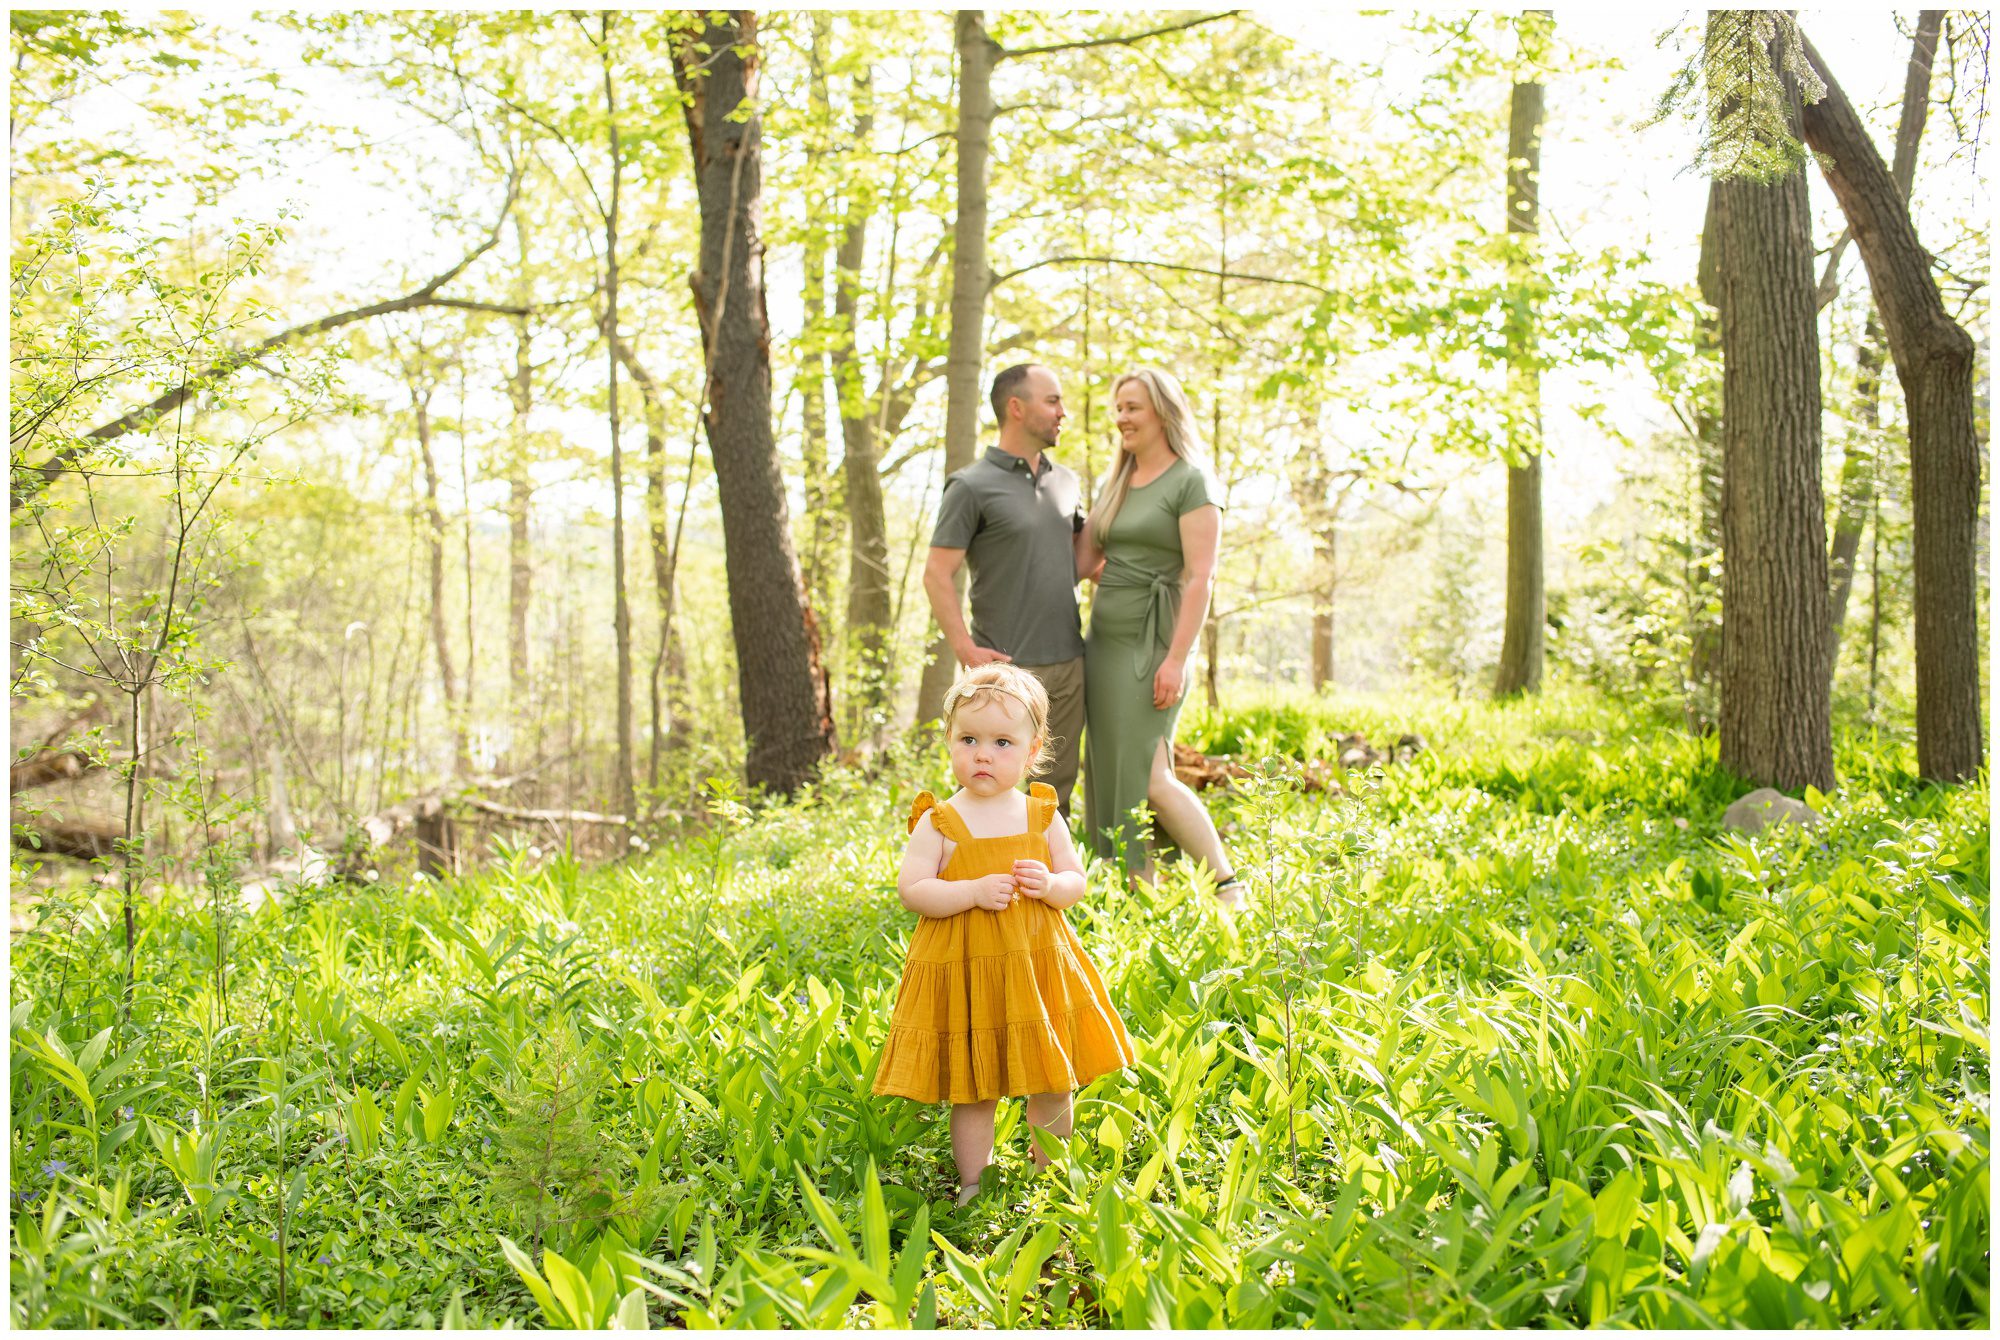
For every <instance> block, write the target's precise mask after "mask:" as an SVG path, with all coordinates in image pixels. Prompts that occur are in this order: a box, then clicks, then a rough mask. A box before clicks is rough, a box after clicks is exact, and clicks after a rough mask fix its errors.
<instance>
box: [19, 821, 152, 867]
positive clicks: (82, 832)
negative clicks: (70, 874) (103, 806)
mask: <svg viewBox="0 0 2000 1340" xmlns="http://www.w3.org/2000/svg"><path fill="white" fill-rule="evenodd" d="M124 836H125V834H124V832H123V831H122V830H120V829H117V828H113V827H111V826H110V825H108V824H91V823H65V822H63V821H61V820H56V819H40V820H37V821H35V822H34V823H32V824H21V823H17V824H15V825H14V845H15V846H17V847H19V848H21V849H22V850H23V851H33V852H40V853H41V854H42V855H44V856H67V857H70V858H71V859H72V860H78V861H94V860H96V859H97V858H98V857H100V856H114V855H116V854H117V851H118V847H117V844H118V840H119V839H120V838H122V837H124Z"/></svg>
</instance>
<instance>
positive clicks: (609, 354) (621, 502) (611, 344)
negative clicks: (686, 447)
mask: <svg viewBox="0 0 2000 1340" xmlns="http://www.w3.org/2000/svg"><path fill="white" fill-rule="evenodd" d="M602 22H603V29H602V40H601V42H600V43H599V45H598V56H599V59H600V60H601V61H602V63H603V68H604V116H605V123H606V133H607V138H608V139H609V140H610V148H611V202H610V205H609V207H608V208H607V209H606V210H605V213H604V346H605V348H604V358H605V363H606V376H607V378H608V379H609V383H610V396H609V400H610V417H611V627H612V632H613V635H614V637H615V639H616V642H617V657H618V778H617V786H616V789H615V791H614V794H615V795H616V796H617V797H618V806H619V809H620V810H621V811H622V812H623V813H625V814H629V815H634V816H636V815H637V814H638V813H639V802H638V798H637V796H636V795H634V793H633V790H632V778H633V769H632V610H631V607H630V606H629V605H628V604H627V603H626V600H625V452H624V448H623V447H622V446H621V445H620V442H619V432H618V195H619V191H620V188H621V187H622V186H623V184H624V167H625V161H624V153H623V151H622V150H621V148H620V146H619V142H618V100H617V97H616V95H615V93H614V90H613V89H612V85H611V15H610V13H609V12H607V13H605V15H604V16H603V20H602Z"/></svg>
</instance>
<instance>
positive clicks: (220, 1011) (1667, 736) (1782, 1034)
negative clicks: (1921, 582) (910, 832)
mask: <svg viewBox="0 0 2000 1340" xmlns="http://www.w3.org/2000/svg"><path fill="white" fill-rule="evenodd" d="M1354 730H1360V731H1362V732H1364V733H1365V734H1367V735H1368V737H1369V738H1370V739H1373V740H1378V741H1393V740H1395V739H1396V738H1397V737H1398V736H1400V735H1402V734H1403V733H1405V732H1409V731H1415V732H1417V733H1420V734H1422V735H1423V736H1424V737H1425V738H1426V739H1427V740H1428V742H1429V745H1430V747H1429V748H1428V749H1427V750H1426V751H1424V752H1422V753H1420V754H1418V755H1417V756H1416V757H1414V758H1411V759H1408V760H1406V761H1404V762H1401V763H1397V764H1394V765H1391V766H1388V767H1382V768H1378V769H1374V770H1371V771H1369V772H1357V773H1353V774H1350V775H1349V777H1348V790H1349V791H1350V794H1347V795H1337V794H1303V793H1301V792H1300V791H1298V790H1297V789H1295V788H1294V787H1292V786H1291V785H1289V784H1288V783H1287V782H1286V781H1285V780H1284V778H1283V777H1282V776H1266V775H1262V774H1261V773H1260V775H1259V776H1255V777H1252V778H1251V779H1249V780H1247V781H1245V782H1243V783H1241V784H1239V785H1238V786H1237V787H1236V788H1234V789H1233V791H1232V793H1230V794H1229V795H1228V796H1227V797H1226V798H1221V799H1218V800H1217V801H1216V804H1217V809H1218V813H1219V815H1220V817H1221V819H1222V821H1223V823H1224V824H1225V826H1226V831H1227V832H1228V833H1229V835H1230V841H1231V842H1232V844H1233V849H1234V852H1235V854H1236V856H1237V858H1238V860H1239V861H1240V862H1241V864H1242V866H1243V867H1244V868H1246V869H1247V871H1248V872H1249V873H1250V875H1251V877H1252V879H1253V880H1254V883H1255V887H1256V890H1257V893H1256V903H1255V905H1254V906H1253V907H1252V908H1251V909H1250V910H1249V911H1248V912H1247V913H1246V914H1244V915H1243V916H1241V917H1239V918H1238V919H1237V920H1236V921H1235V923H1234V924H1230V923H1228V922H1226V921H1225V920H1224V919H1223V918H1222V917H1221V916H1220V915H1219V914H1218V913H1217V911H1216V910H1215V908H1214V907H1213V906H1212V905H1211V904H1210V903H1209V902H1208V901H1207V900H1206V897H1205V894H1204V893H1203V891H1202V890H1201V889H1200V888H1198V887H1195V886H1194V885H1193V884H1192V883H1191V882H1190V880H1189V879H1188V878H1187V877H1186V876H1185V875H1183V874H1179V873H1175V872H1173V871H1172V870H1171V869H1170V870H1169V873H1168V874H1167V876H1166V877H1165V878H1164V879H1163V881H1162V883H1161V885H1160V887H1159V888H1158V889H1156V890H1144V889H1140V890H1134V891H1121V889H1120V888H1119V886H1118V883H1117V881H1116V880H1115V879H1114V878H1112V877H1110V876H1111V874H1112V872H1111V871H1109V870H1108V869H1106V868H1104V867H1098V868H1097V869H1096V870H1094V871H1093V879H1092V892H1091V895H1090V897H1089V898H1087V899H1086V901H1085V902H1084V903H1083V904H1081V905H1079V906H1078V907H1077V908H1075V909H1074V910H1073V911H1072V912H1071V913H1070V916H1071V920H1072V924H1073V925H1075V926H1076V928H1077V930H1078V933H1079V935H1080V936H1081V938H1082V939H1083V941H1084V943H1085V945H1086V946H1087V948H1088V949H1089V951H1090V953H1091V954H1092V956H1093V957H1094V959H1095V961H1096V962H1097V964H1098V966H1099V968H1100V970H1101V971H1102V972H1103V975H1104V977H1105V980H1106V982H1107V984H1108V985H1109V987H1110V990H1111V994H1112V997H1113V999H1114V1000H1115V1001H1116V1003H1117V1005H1118V1006H1119V1008H1120V1010H1121V1011H1122V1012H1123V1014H1124V1017H1125V1019H1126V1022H1127V1024H1128V1025H1129V1027H1130V1028H1131V1031H1132V1033H1133V1035H1134V1037H1135V1039H1136V1040H1137V1041H1138V1044H1139V1050H1140V1060H1139V1063H1138V1064H1137V1065H1135V1066H1133V1067H1131V1068H1130V1069H1128V1070H1127V1071H1125V1072H1123V1073H1121V1074H1118V1075H1113V1076H1108V1077H1106V1078H1104V1079H1102V1080H1099V1081H1098V1082H1096V1083H1094V1084H1092V1085H1090V1086H1089V1087H1088V1088H1087V1089H1085V1090H1084V1091H1083V1092H1082V1094H1081V1095H1080V1096H1079V1100H1078V1103H1077V1122H1076V1133H1075V1135H1074V1136H1073V1137H1072V1138H1071V1139H1070V1141H1069V1142H1068V1145H1067V1147H1066V1148H1064V1149H1060V1150H1058V1151H1057V1152H1056V1162H1055V1166H1054V1168H1053V1169H1052V1170H1050V1171H1048V1172H1044V1173H1036V1172H1035V1171H1034V1170H1033V1169H1032V1168H1031V1167H1030V1165H1029V1161H1028V1145H1027V1140H1028V1133H1027V1131H1026V1129H1025V1126H1024V1124H1023V1123H1022V1122H1021V1121H1020V1108H1019V1105H1018V1104H1003V1105H1002V1110H1001V1121H1000V1130H999V1135H1000V1155H999V1157H1000V1163H999V1164H998V1166H997V1168H996V1169H995V1170H994V1171H993V1172H992V1173H990V1174H989V1178H988V1183H989V1185H988V1188H987V1190H986V1191H985V1192H984V1193H983V1194H982V1195H981V1196H980V1197H979V1199H977V1200H976V1201H975V1202H974V1203H973V1204H972V1205H970V1206H969V1207H966V1208H964V1209H959V1208H956V1207H954V1206H953V1204H952V1198H951V1193H952V1190H953V1187H954V1184H955V1181H956V1179H955V1176H954V1173H953V1171H952V1165H951V1159H950V1154H949V1146H948V1137H947V1130H946V1123H945V1111H944V1109H942V1108H923V1107H919V1106H917V1105H916V1104H912V1103H908V1102H904V1101H902V1100H885V1099H877V1098H874V1097H872V1096H871V1095H870V1093H869V1081H870V1079H871V1076H872V1069H873V1064H874V1059H875V1056H876V1052H877V1050H878V1048H879V1047H880V1045H881V1042H882V1038H883V1033H884V1029H885V1025H886V1022H887V1019H888V1017H889V1013H890V1009H891V1006H892V1004H893V1000H894V995H895V990H896V982H897V978H898V974H899V971H900V967H901V963H902V954H901V946H902V943H903V941H904V940H905V939H906V937H907V935H908V932H909V930H910V929H911V924H912V918H911V917H910V916H909V915H908V914H907V913H905V912H904V911H903V909H902V908H901V907H900V906H899V904H898V903H897V900H896V897H895V894H894V890H893V881H894V874H895V868H896V858H897V854H898V852H899V851H900V848H901V844H902V841H903V818H904V816H905V815H906V814H907V812H908V808H909V804H910V801H911V799H912V797H913V796H914V794H915V793H916V791H917V790H919V789H921V788H923V787H933V788H935V787H938V786H940V785H941V784H942V782H943V780H944V777H943V768H942V762H941V760H940V759H936V758H935V757H934V756H933V754H931V753H929V752H926V753H924V754H922V755H916V756H910V755H899V756H897V757H895V758H892V759H889V760H887V761H886V765H885V766H882V767H880V768H878V770H877V772H876V775H875V776H874V777H872V778H871V777H863V776H859V775H855V774H850V773H840V774H836V775H834V776H832V777H831V778H830V779H829V780H828V781H827V782H826V783H825V784H824V785H823V786H822V787H821V788H819V790H818V791H817V792H816V793H815V794H814V795H812V796H809V797H806V798H803V799H801V800H799V801H796V802H793V803H790V804H785V805H779V806H772V807H768V808H765V809H762V810H760V811H757V812H756V813H754V814H753V813H749V812H741V813H737V812H734V811H733V810H731V808H730V807H729V806H728V805H727V804H726V803H725V804H723V809H724V810H725V812H727V813H730V814H731V816H732V817H731V818H730V819H729V820H728V821H727V822H723V823H720V824H717V825H716V826H714V827H712V828H710V829H708V830H706V831H704V832H702V833H698V834H690V835H689V837H688V838H687V839H686V840H685V841H682V842H678V843H674V844H672V845H671V848H668V847H666V846H662V847H661V848H660V849H659V850H656V851H655V852H654V853H652V854H650V855H648V856H645V857H642V858H639V859H636V860H634V861H632V862H629V863H626V864H621V865H618V866H613V867H604V868H599V869H596V870H591V871H584V870H580V869H578V868H577V867H576V866H575V865H573V864H571V863H569V862H567V861H565V860H564V859H562V858H561V857H560V856H544V855H541V854H537V853H528V852H522V853H518V854H516V855H514V856H513V857H512V858H510V859H507V860H504V861H502V862H500V863H498V864H497V865H495V866H494V867H493V868H491V869H490V870H488V871H487V872H485V873H483V874H481V875H479V876H476V877H473V878H468V879H465V880H462V881H458V882H454V883H450V884H446V885H439V884H436V883H429V882H424V881H412V882H407V883H400V884H395V885H385V886H378V887H371V888H364V889H358V890H355V889H338V890H318V891H301V892H299V893H298V894H295V895H294V896H292V897H290V898H288V899H286V900H285V901H283V902H281V903H279V904H275V905H269V906H266V907H264V908H262V909H260V910H259V911H257V912H256V913H254V914H249V915H246V914H244V913H242V912H241V911H240V910H238V909H236V908H235V907H233V906H230V905H227V904H226V903H225V905H223V906H221V907H216V906H212V905H211V904H210V903H208V902H207V901H205V900H204V899H203V898H202V897H201V896H199V895H198V894H197V893H193V892H189V893H179V892H176V891H172V890H169V891H168V893H167V895H166V896H165V897H164V898H163V899H162V900H161V901H160V903H159V904H158V905H157V906H155V907H154V908H153V909H151V912H150V915H149V916H148V917H147V918H146V919H145V921H144V923H143V936H142V940H141V944H140V972H139V977H140V984H139V990H138V994H137V999H136V1004H135V1008H134V1011H133V1017H132V1022H131V1024H130V1026H129V1028H127V1029H124V1030H121V1029H120V1028H119V1027H118V1026H117V1024H118V1020H117V1003H118V992H119V982H120V979H119V975H118V974H119V965H120V948H119V946H120V945H121V944H122V938H121V937H122V930H123V927H122V921H121V920H120V919H119V917H118V915H117V912H116V908H115V904H114V901H113V899H114V897H115V895H112V894H109V893H104V894H101V895H99V900H98V901H97V902H94V903H91V904H89V905H87V906H82V907H78V908H74V909H72V910H71V913H70V914H69V915H66V916H65V917H62V918H56V919H52V920H50V921H48V922H47V923H45V925H44V927H43V929H41V930H38V931H37V932H35V933H34V934H31V935H29V936H27V937H25V938H23V939H22V940H20V941H18V942H17V943H16V944H15V945H14V946H13V952H12V968H13V992H12V997H11V1006H12V1017H11V1027H12V1036H13V1049H12V1067H11V1098H12V1113H13V1116H12V1130H11V1150H10V1164H9V1176H10V1183H9V1185H10V1191H11V1195H12V1198H13V1199H12V1206H11V1209H12V1213H13V1216H14V1232H13V1245H12V1249H11V1251H12V1261H11V1266H12V1269H11V1279H12V1291H11V1300H10V1310H11V1318H12V1320H13V1322H14V1323H15V1324H17V1325H34V1326H52V1325H53V1326H87V1325H106V1324H116V1325H129V1326H162V1325H165V1326H272V1325H282V1326H305V1327H318V1326H331V1327H358V1326H396V1327H408V1326H418V1327H423V1326H436V1325H438V1324H440V1323H441V1322H442V1323H447V1324H456V1325H469V1326H492V1325H499V1324H503V1323H505V1322H507V1321H510V1320H511V1321H512V1322H514V1323H515V1324H528V1325H565V1326H585V1325H604V1324H608V1323H611V1322H614V1321H617V1322H622V1323H625V1324H638V1323H640V1322H641V1321H649V1322H650V1323H651V1324H653V1325H662V1324H679V1325H686V1326H702V1325H711V1324H724V1325H755V1326H780V1325H788V1326H810V1325H816V1326H837V1325H868V1326H883V1325H897V1324H908V1323H911V1322H914V1323H916V1324H919V1325H923V1324H936V1325H940V1326H955V1327H978V1326H986V1325H1000V1326H1006V1325H1012V1324H1031V1325H1040V1326H1048V1327H1077V1326H1084V1327H1099V1326H1122V1327H1141V1326H1156V1325H1171V1326H1183V1327H1201V1326H1206V1325H1211V1324H1218V1323H1219V1324H1223V1325H1229V1326H1291V1325H1309V1324H1318V1325H1340V1326H1351V1325H1363V1326H1398V1325H1403V1324H1406V1323H1409V1322H1416V1323H1419V1324H1441V1325H1451V1326H1499V1325H1507V1326H1520V1325H1541V1326H1565V1325H1577V1324H1586V1323H1600V1324H1603V1323H1611V1324H1617V1323H1634V1324H1640V1325H1654V1326H1657V1325H1674V1326H1680V1325H1687V1326H1694V1325H1711V1324H1741V1325H1751V1326H1760V1327H1761V1326H1770V1327H1790V1326H1793V1325H1796V1324H1799V1323H1802V1322H1803V1323H1805V1324H1808V1325H1813V1326H1823V1327H1833V1326H1850V1325H1889V1326H1925V1327H1933V1326H1935V1327H1975V1326H1976V1327H1984V1326H1985V1325H1987V1323H1988V1321H1989V1320H1990V1300H1989V1296H1988V1292H1987V1289H1988V1284H1987V1281H1988V1278H1989V1247H1988V1244H1989V1238H1990V1227H1991V1226H1990V1214H1989V1205H1988V1202H1989V1192H1988V1185H1989V1171H1988V1166H1989V1158H1988V1151H1989V1144H1990V1140H1989V1111H1988V1092H1989V1089H1990V1086H1991V1080H1990V1052H1989V1045H1990V1044H1989V1041H1988V1028H1989V1021H1990V1004H1991V1002H1990V998H1989V983H1990V976H1991V967H1990V965H1991V944H1990V939H1989V933H1988V929H1987V926H1988V911H1989V903H1990V894H1989V888H1990V875H1989V869H1990V867H1989V831H1988V820H1987V812H1988V811H1987V807H1988V792H1987V786H1986V784H1985V783H1984V782H1983V781H1982V782H1981V783H1980V784H1977V785H1973V786H1967V787H1962V788H1958V789H1956V790H1941V789H1935V788H1927V787H1923V786H1920V785H1919V784H1918V783H1917V782H1916V781H1915V779H1914V777H1913V775H1912V773H1913V757H1912V751H1911V749H1910V748H1909V746H1908V744H1907V742H1891V741H1885V740H1881V739H1876V738H1874V737H1872V736H1867V735H1863V734H1860V733H1856V732H1853V731H1848V732H1844V733H1842V735H1841V736H1840V738H1839V740H1838V742H1837V752H1838V763H1839V769H1840V774H1841V779H1842V786H1841V788H1840V790H1839V791H1838V792H1836V793H1835V794H1833V795H1831V796H1825V797H1820V796H1816V795H1813V796H1807V797H1806V799H1808V800H1809V801H1810V802H1811V803H1812V804H1813V805H1814V806H1815V807H1816V808H1818V809H1819V810H1821V811H1822V813H1823V814H1824V820H1823V822H1822V823H1820V824H1819V825H1818V826H1817V827H1814V828H1811V829H1798V828H1784V827H1781V828H1775V829H1772V830H1770V831H1767V832H1765V833H1763V834H1760V835H1757V836H1755V837H1751V838H1745V837H1742V836H1739V835H1735V834H1731V833H1728V832H1726V831H1725V830H1724V829H1723V828H1722V827H1721V824H1720V819H1721V815H1722V811H1723V809H1724V808H1725V806H1726V805H1727V804H1728V803H1729V801H1730V800H1731V799H1733V798H1735V797H1736V796H1738V795H1740V794H1742V793H1743V792H1745V791H1747V790H1749V789H1750V787H1749V786H1748V785H1747V784H1745V783H1743V782H1741V781H1739V780H1738V779H1735V778H1732V777H1730V776H1729V775H1727V774H1726V773H1724V772H1722V771H1721V770H1720V769H1719V768H1718V767H1717V765H1716V763H1715V754H1714V743H1713V741H1712V740H1710V741H1702V740H1695V739H1690V738H1688V737H1686V736H1684V735H1682V734H1680V733H1678V732H1677V731H1675V730H1673V729H1671V728H1669V727H1667V726H1665V725H1661V724H1658V723H1655V722H1652V721H1650V720H1648V719H1645V718H1643V717H1640V716H1635V715H1633V714H1631V713H1629V712H1627V711H1625V710H1623V709H1620V708H1618V707H1616V706H1613V705H1607V704H1604V703H1602V702H1597V701H1594V700H1583V699H1574V698H1567V697H1560V696H1558V697H1553V698H1550V699H1545V700H1542V701H1539V702H1529V703H1523V704H1515V705H1510V706H1494V705H1488V704H1469V703H1451V702H1440V701H1437V700H1423V699H1416V698H1409V699H1351V700H1333V701H1321V702H1300V703H1296V704H1287V703H1283V702H1275V701H1274V702H1272V703H1270V704H1266V705H1263V706H1256V707H1248V708H1241V709H1237V710H1232V711H1227V712H1222V713H1204V712H1198V711H1191V712H1190V713H1189V714H1188V720H1187V723H1186V726H1185V729H1184V731H1183V737H1184V739H1185V740H1186V741H1187V742H1188V743H1191V744H1193V745H1195V746H1196V747H1198V748H1201V749H1204V750H1206V751H1208V752H1210V753H1232V754H1235V755H1236V756H1237V757H1238V758H1239V759H1242V760H1243V761H1246V762H1249V763H1251V764H1253V765H1254V764H1255V763H1256V762H1257V760H1259V759H1261V758H1263V757H1265V756H1266V755H1275V756H1284V757H1290V758H1312V757H1324V756H1325V755H1326V753H1327V746H1328V741H1329V740H1330V739H1331V738H1332V737H1334V736H1336V735H1338V734H1340V733H1342V732H1348V731H1354ZM1209 794H1210V795H1211V796H1215V795H1218V793H1215V792H1211V793H1209ZM218 960H220V961H218Z"/></svg>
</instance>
